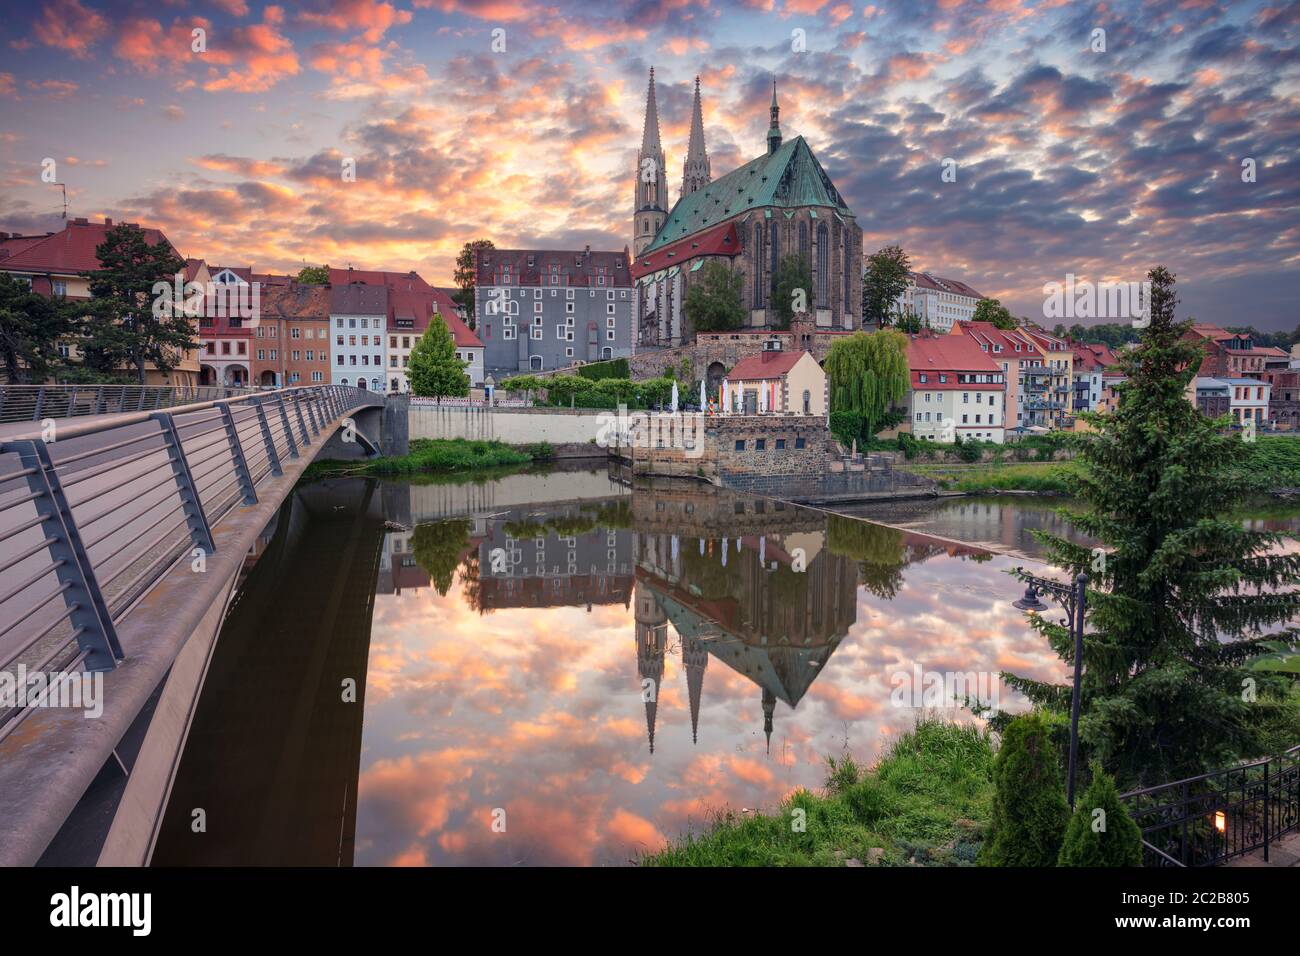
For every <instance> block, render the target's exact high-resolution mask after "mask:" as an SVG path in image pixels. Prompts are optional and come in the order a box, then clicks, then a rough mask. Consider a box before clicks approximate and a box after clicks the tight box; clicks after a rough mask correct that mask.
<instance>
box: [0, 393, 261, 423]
mask: <svg viewBox="0 0 1300 956" xmlns="http://www.w3.org/2000/svg"><path fill="white" fill-rule="evenodd" d="M254 391H255V390H254V389H251V388H236V387H233V386H227V385H195V386H185V385H176V386H172V385H0V424H3V423H5V422H39V421H43V420H44V419H46V418H56V419H57V418H76V417H81V416H85V415H114V414H124V413H127V412H146V411H158V410H160V409H163V408H175V407H177V406H180V405H193V404H194V403H195V402H211V401H216V400H217V399H221V398H232V397H235V396H238V395H251V394H253V392H254Z"/></svg>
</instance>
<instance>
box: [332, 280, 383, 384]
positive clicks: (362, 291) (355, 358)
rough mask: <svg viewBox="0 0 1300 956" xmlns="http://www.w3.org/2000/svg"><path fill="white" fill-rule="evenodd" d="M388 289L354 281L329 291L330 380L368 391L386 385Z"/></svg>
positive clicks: (333, 382)
mask: <svg viewBox="0 0 1300 956" xmlns="http://www.w3.org/2000/svg"><path fill="white" fill-rule="evenodd" d="M387 325H388V289H387V288H385V287H384V286H380V285H362V284H361V283H354V284H351V285H346V286H335V287H334V288H333V289H332V290H331V294H330V334H331V335H332V337H333V341H332V342H331V343H330V354H331V356H332V359H333V360H332V361H331V363H330V369H331V377H330V382H331V384H334V385H355V386H357V387H359V388H368V389H370V390H371V391H376V392H382V391H385V390H386V388H387V381H386V374H385V373H386V370H387V368H388V361H387V359H386V357H385V354H386V351H387V341H386V339H387V329H386V326H387Z"/></svg>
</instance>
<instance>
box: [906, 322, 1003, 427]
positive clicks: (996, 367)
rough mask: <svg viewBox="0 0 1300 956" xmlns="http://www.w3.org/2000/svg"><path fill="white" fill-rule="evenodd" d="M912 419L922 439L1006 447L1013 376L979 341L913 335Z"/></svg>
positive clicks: (909, 407)
mask: <svg viewBox="0 0 1300 956" xmlns="http://www.w3.org/2000/svg"><path fill="white" fill-rule="evenodd" d="M907 364H908V368H910V369H911V376H912V383H911V391H910V392H909V393H908V396H907V410H908V419H909V421H910V423H911V429H912V434H913V435H915V436H916V437H917V438H928V439H930V440H932V441H940V442H951V441H953V440H954V439H955V438H956V437H961V438H964V439H971V438H973V439H977V440H979V441H991V442H997V443H998V444H1001V443H1002V442H1003V441H1004V440H1005V437H1006V414H1005V408H1006V391H1007V379H1006V376H1007V373H1006V372H1004V371H1003V369H1002V367H1001V365H1000V363H999V362H998V361H996V360H995V359H994V357H993V356H992V355H990V354H989V352H988V351H986V350H985V349H984V348H981V343H980V341H979V340H977V338H976V337H975V336H973V335H933V334H929V333H923V334H921V335H909V336H908V344H907Z"/></svg>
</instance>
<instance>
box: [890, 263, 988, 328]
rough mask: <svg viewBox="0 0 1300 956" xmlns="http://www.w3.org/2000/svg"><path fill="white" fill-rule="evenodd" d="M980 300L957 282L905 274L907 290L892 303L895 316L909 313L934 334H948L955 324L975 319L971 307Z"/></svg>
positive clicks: (978, 296) (973, 307)
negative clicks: (895, 310)
mask: <svg viewBox="0 0 1300 956" xmlns="http://www.w3.org/2000/svg"><path fill="white" fill-rule="evenodd" d="M982 298H984V297H983V296H982V295H980V294H979V293H978V292H976V291H975V290H974V289H972V288H971V287H970V286H969V285H967V284H966V283H965V282H962V281H961V280H960V279H945V278H943V277H941V276H937V275H934V274H933V273H929V272H909V273H908V276H907V288H906V289H904V290H903V294H902V295H900V296H899V297H898V299H897V300H896V308H897V310H898V314H899V315H907V314H908V313H912V314H914V315H916V317H917V318H919V319H920V320H921V323H922V325H923V326H925V327H927V328H930V329H932V330H934V331H935V332H945V333H946V332H951V331H952V327H953V325H955V324H956V323H958V322H969V321H971V320H972V319H974V318H975V306H977V305H978V304H979V301H980V299H982Z"/></svg>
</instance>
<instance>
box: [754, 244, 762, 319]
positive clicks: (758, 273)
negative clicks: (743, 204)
mask: <svg viewBox="0 0 1300 956" xmlns="http://www.w3.org/2000/svg"><path fill="white" fill-rule="evenodd" d="M762 307H763V224H762V223H761V222H756V223H754V308H756V309H761V308H762Z"/></svg>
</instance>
